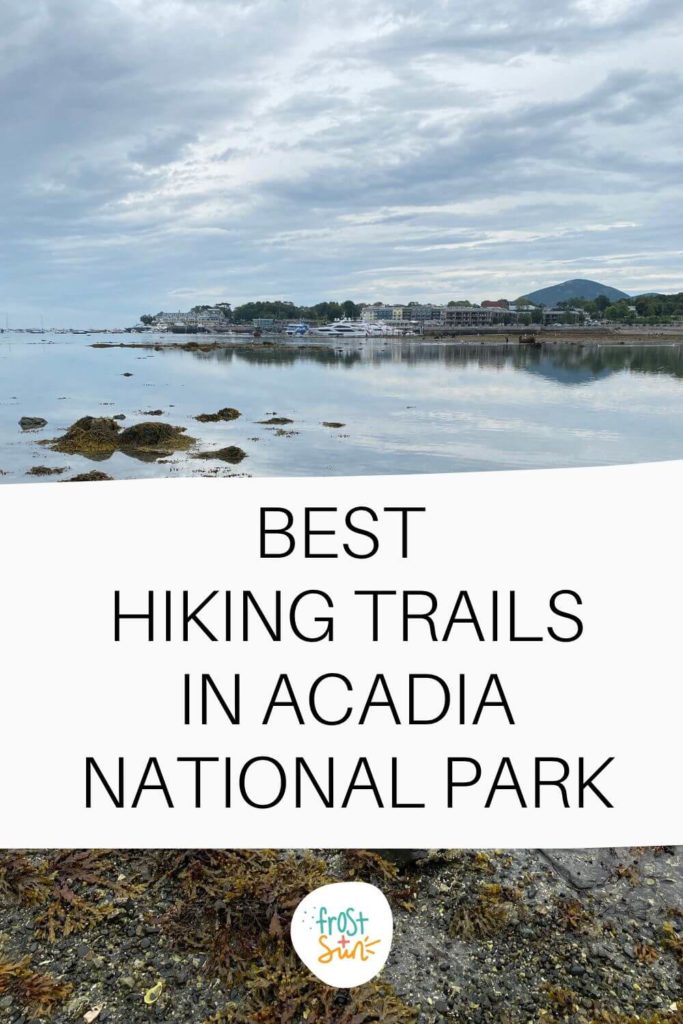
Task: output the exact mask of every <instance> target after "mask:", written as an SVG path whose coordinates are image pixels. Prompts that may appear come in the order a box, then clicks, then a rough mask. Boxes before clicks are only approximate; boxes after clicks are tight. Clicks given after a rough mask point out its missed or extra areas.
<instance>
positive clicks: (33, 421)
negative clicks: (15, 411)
mask: <svg viewBox="0 0 683 1024" xmlns="http://www.w3.org/2000/svg"><path fill="white" fill-rule="evenodd" d="M19 426H20V427H21V429H22V430H41V429H42V428H43V427H46V426H47V420H44V419H43V417H42V416H22V417H21V419H20V420H19Z"/></svg>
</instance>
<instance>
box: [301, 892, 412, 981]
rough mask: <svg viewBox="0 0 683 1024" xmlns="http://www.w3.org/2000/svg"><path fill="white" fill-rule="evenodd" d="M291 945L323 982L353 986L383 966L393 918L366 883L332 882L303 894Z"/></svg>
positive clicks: (382, 899) (381, 896) (381, 898)
mask: <svg viewBox="0 0 683 1024" xmlns="http://www.w3.org/2000/svg"><path fill="white" fill-rule="evenodd" d="M291 930H292V944H293V946H294V949H295V950H296V952H297V953H298V955H299V957H300V958H301V960H303V962H304V963H305V964H306V966H307V967H308V969H309V971H312V972H313V974H315V976H316V977H317V978H319V979H320V980H321V981H324V982H325V984H326V985H332V986H334V987H335V988H354V987H355V986H356V985H364V984H365V982H367V981H370V980H371V979H372V978H374V977H375V975H376V974H379V972H380V971H381V970H382V968H383V967H384V965H385V963H386V962H387V957H388V956H389V950H390V949H391V940H392V938H393V933H394V919H393V915H392V913H391V907H390V906H389V903H388V901H387V898H386V896H385V895H384V893H383V892H381V891H380V890H379V889H378V888H377V887H376V886H374V885H370V884H369V883H368V882H335V883H333V884H332V885H323V886H321V887H320V889H314V890H313V892H310V893H309V894H308V896H305V897H304V899H303V900H302V901H301V903H300V904H299V906H298V907H297V908H296V910H295V911H294V916H293V918H292V929H291Z"/></svg>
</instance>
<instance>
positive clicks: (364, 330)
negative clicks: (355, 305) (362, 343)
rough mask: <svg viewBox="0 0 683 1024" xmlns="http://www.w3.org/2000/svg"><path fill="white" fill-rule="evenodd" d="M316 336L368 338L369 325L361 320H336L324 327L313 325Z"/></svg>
mask: <svg viewBox="0 0 683 1024" xmlns="http://www.w3.org/2000/svg"><path fill="white" fill-rule="evenodd" d="M310 333H311V334H314V335H315V336H316V338H367V336H368V325H367V324H365V323H363V322H362V321H359V320H335V321H334V322H333V323H331V324H325V326H324V327H311V329H310Z"/></svg>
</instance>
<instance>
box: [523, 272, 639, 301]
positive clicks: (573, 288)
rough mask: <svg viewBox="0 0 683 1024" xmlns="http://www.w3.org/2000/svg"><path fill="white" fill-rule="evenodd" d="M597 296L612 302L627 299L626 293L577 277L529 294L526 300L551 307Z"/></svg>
mask: <svg viewBox="0 0 683 1024" xmlns="http://www.w3.org/2000/svg"><path fill="white" fill-rule="evenodd" d="M598 295H606V296H607V298H608V299H610V300H611V301H612V302H616V301H617V299H627V298H628V297H629V296H628V295H627V293H626V292H620V291H619V289H618V288H610V286H609V285H607V284H600V283H599V281H586V280H584V279H583V278H579V277H577V278H573V279H572V280H571V281H562V282H561V283H560V284H554V285H550V286H549V287H548V288H539V289H538V291H535V292H529V293H528V298H529V299H530V300H531V301H532V302H533V303H534V304H535V305H537V306H549V307H552V306H554V305H556V303H558V302H567V300H568V299H596V298H597V297H598Z"/></svg>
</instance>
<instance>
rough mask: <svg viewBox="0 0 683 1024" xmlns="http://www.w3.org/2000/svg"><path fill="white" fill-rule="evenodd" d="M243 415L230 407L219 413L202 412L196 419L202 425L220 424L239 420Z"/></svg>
mask: <svg viewBox="0 0 683 1024" xmlns="http://www.w3.org/2000/svg"><path fill="white" fill-rule="evenodd" d="M241 415H242V414H241V412H240V411H239V409H232V408H230V406H226V407H225V408H224V409H219V410H218V412H200V414H199V416H195V419H196V420H198V421H199V422H200V423H220V422H228V421H230V420H236V419H239V417H240V416H241Z"/></svg>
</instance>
